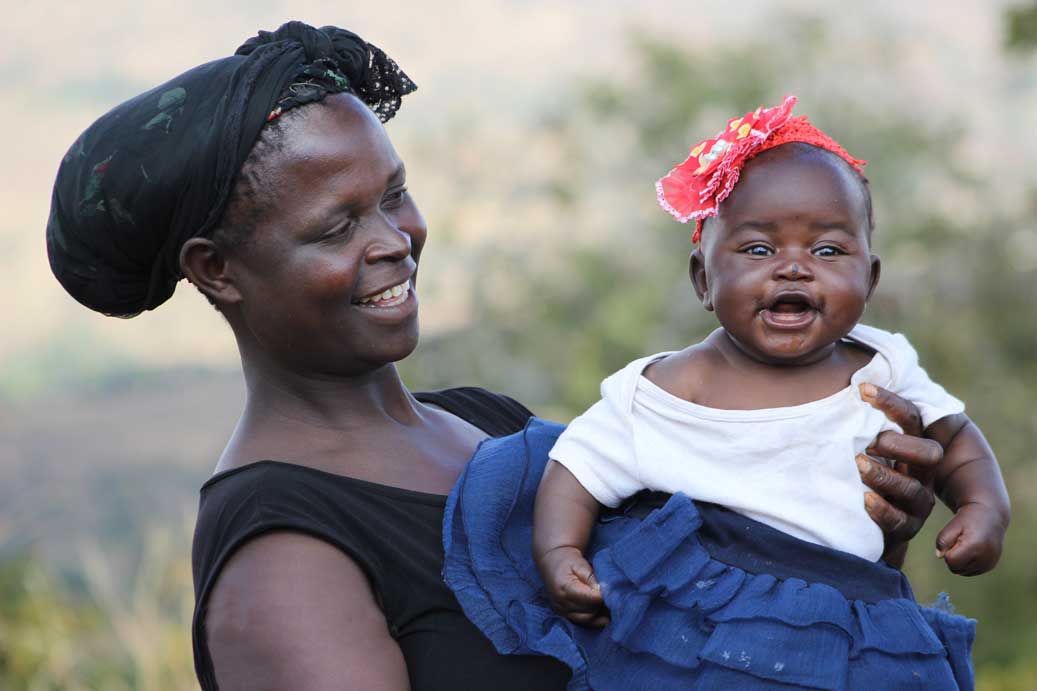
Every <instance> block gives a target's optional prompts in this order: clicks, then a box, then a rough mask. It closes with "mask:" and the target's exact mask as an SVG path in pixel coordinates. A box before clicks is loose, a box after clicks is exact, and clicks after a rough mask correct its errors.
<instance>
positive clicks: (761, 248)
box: [742, 245, 774, 257]
mask: <svg viewBox="0 0 1037 691" xmlns="http://www.w3.org/2000/svg"><path fill="white" fill-rule="evenodd" d="M742 253H743V254H748V255H749V256H750V257H769V256H771V255H772V254H774V251H773V250H772V249H771V248H770V247H767V246H766V245H750V246H749V247H746V248H745V249H743V250H742Z"/></svg>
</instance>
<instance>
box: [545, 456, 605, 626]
mask: <svg viewBox="0 0 1037 691" xmlns="http://www.w3.org/2000/svg"><path fill="white" fill-rule="evenodd" d="M598 510H599V507H598V502H597V501H596V500H595V499H594V497H593V496H592V495H591V493H590V492H588V491H587V490H586V489H584V487H583V485H581V484H580V482H579V480H577V479H576V477H575V476H574V475H573V474H572V473H571V472H569V470H568V469H567V468H566V467H565V466H563V465H561V464H560V463H557V462H555V461H548V463H547V467H546V468H545V469H544V476H543V478H541V480H540V487H539V489H538V490H537V495H536V502H535V504H534V508H533V560H534V561H535V562H536V565H537V568H538V569H539V570H540V576H541V577H542V578H543V579H544V585H545V586H546V587H547V596H548V599H550V601H551V604H552V606H554V608H555V609H556V610H557V611H558V612H560V613H561V614H563V615H565V616H566V617H568V618H569V619H570V620H571V621H573V622H574V623H577V624H582V625H584V626H594V627H601V626H604V625H605V624H607V623H608V616H607V614H605V612H604V609H603V608H604V605H605V603H604V600H603V599H602V596H601V586H599V585H598V581H597V579H596V578H595V577H594V570H593V569H592V568H591V565H590V562H588V561H587V559H586V558H585V557H584V556H583V553H584V551H585V550H586V549H587V544H588V543H589V542H590V536H591V531H592V530H593V529H594V522H595V521H596V520H597V518H598Z"/></svg>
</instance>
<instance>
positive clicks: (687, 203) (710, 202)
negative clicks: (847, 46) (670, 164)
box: [655, 96, 867, 242]
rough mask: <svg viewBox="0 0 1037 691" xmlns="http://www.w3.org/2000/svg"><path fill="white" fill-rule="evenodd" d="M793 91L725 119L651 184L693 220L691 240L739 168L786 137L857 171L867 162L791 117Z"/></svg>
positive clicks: (678, 213)
mask: <svg viewBox="0 0 1037 691" xmlns="http://www.w3.org/2000/svg"><path fill="white" fill-rule="evenodd" d="M794 105H796V97H795V96H786V97H785V100H784V101H783V102H782V104H781V105H780V106H775V107H773V108H762V107H760V108H757V109H756V110H755V111H751V112H749V113H746V114H745V115H743V116H742V117H740V118H732V119H731V120H728V122H727V127H725V128H724V129H723V130H721V131H720V132H719V133H718V134H717V136H715V137H713V138H712V139H706V140H704V141H701V142H699V143H698V144H696V145H695V146H694V147H692V149H691V155H690V156H688V158H687V160H685V161H684V162H683V163H681V164H680V165H678V166H677V167H676V168H674V169H673V170H671V171H670V172H669V173H668V174H667V175H665V176H664V177H663V178H661V179H660V180H659V181H658V182H657V183H655V190H656V194H657V196H658V199H659V204H660V205H661V206H662V207H663V209H665V210H666V211H668V212H669V213H670V214H672V215H673V217H674V218H676V219H677V220H678V221H680V222H681V223H687V222H688V221H689V220H691V219H695V234H694V235H693V236H692V238H691V239H692V242H698V241H699V240H700V239H701V238H702V222H703V221H704V220H705V219H707V218H709V217H710V216H715V215H716V214H717V207H718V206H719V205H720V202H722V201H724V200H725V199H726V198H727V195H729V194H731V190H732V189H734V186H735V184H736V183H737V182H738V178H739V176H740V175H741V172H742V168H743V167H744V166H745V164H746V163H747V162H748V161H750V160H752V159H753V158H754V157H755V156H758V155H760V154H761V153H763V152H764V151H767V150H768V149H773V148H774V147H776V146H781V145H782V144H788V143H789V142H803V143H806V144H813V145H814V146H816V147H818V148H821V149H825V150H826V151H831V152H832V153H833V154H835V155H837V156H839V157H840V158H842V159H843V160H844V161H846V162H847V163H849V164H850V165H851V166H853V168H854V169H855V170H856V171H857V172H861V169H862V168H863V167H864V166H865V165H866V163H867V162H866V161H862V160H860V159H857V158H854V157H853V156H851V155H850V154H848V153H847V152H846V149H844V148H843V147H842V146H840V145H839V144H838V143H837V142H836V141H835V140H833V139H832V138H831V137H829V136H828V135H826V134H825V133H824V132H822V131H821V130H819V129H817V128H816V127H814V126H813V125H811V124H810V122H808V121H807V118H806V116H805V115H804V116H801V117H798V118H793V117H790V116H791V114H792V107H793V106H794Z"/></svg>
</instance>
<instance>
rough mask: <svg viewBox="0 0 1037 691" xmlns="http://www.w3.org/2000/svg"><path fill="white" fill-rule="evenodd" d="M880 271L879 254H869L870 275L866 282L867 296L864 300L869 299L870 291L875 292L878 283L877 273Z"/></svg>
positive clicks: (880, 261)
mask: <svg viewBox="0 0 1037 691" xmlns="http://www.w3.org/2000/svg"><path fill="white" fill-rule="evenodd" d="M881 273H882V260H881V259H879V255H877V254H873V255H871V277H870V278H869V283H868V297H867V298H865V302H867V301H868V300H870V299H871V296H872V293H874V292H875V288H876V287H878V285H879V275H880V274H881Z"/></svg>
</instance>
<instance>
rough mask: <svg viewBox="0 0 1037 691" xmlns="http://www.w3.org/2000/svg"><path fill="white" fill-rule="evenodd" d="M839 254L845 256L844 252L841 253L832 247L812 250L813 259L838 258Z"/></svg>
mask: <svg viewBox="0 0 1037 691" xmlns="http://www.w3.org/2000/svg"><path fill="white" fill-rule="evenodd" d="M840 254H846V252H843V251H842V250H841V249H839V248H838V247H832V246H826V247H818V248H817V249H816V250H814V256H815V257H838V256H839V255H840Z"/></svg>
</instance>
